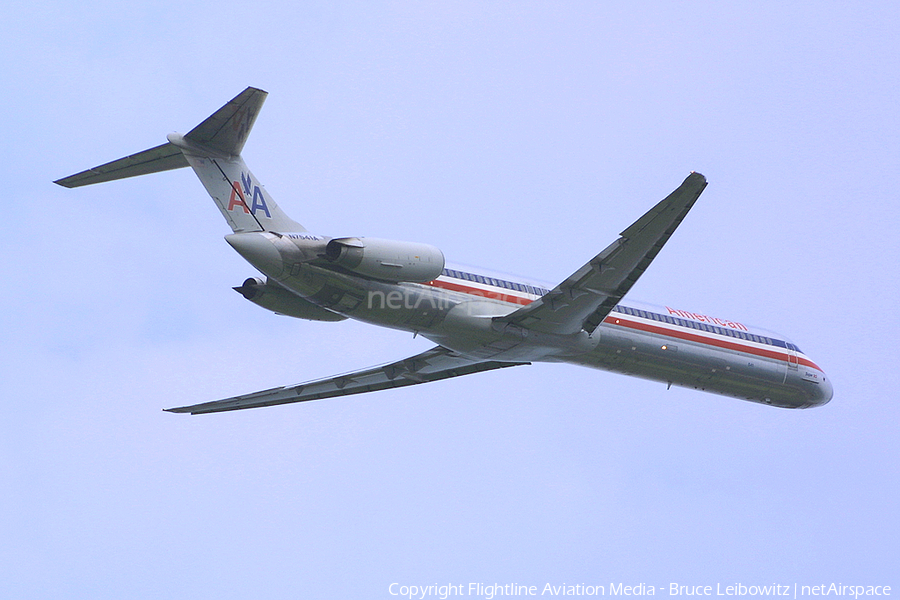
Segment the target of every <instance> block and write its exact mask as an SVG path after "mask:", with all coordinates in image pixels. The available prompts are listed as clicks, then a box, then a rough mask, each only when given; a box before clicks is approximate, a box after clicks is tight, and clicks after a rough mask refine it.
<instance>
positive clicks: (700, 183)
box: [496, 173, 706, 334]
mask: <svg viewBox="0 0 900 600" xmlns="http://www.w3.org/2000/svg"><path fill="white" fill-rule="evenodd" d="M705 187H706V178H705V177H703V175H701V174H699V173H691V174H690V175H688V177H687V179H685V180H684V182H683V183H682V184H681V185H680V186H679V187H678V189H676V190H675V191H674V192H672V193H671V194H669V195H668V196H667V197H666V198H665V199H663V200H662V201H661V202H659V203H658V204H657V205H656V206H654V207H653V208H651V209H650V210H649V211H647V213H646V214H644V215H643V216H642V217H641V218H640V219H638V220H637V221H635V222H634V223H632V224H631V225H630V226H629V227H628V228H627V229H625V231H623V232H622V233H621V237H620V238H619V239H617V240H616V241H614V242H613V243H612V244H610V245H609V246H607V247H606V249H604V250H603V251H602V252H601V253H600V254H598V255H597V256H595V257H594V258H592V259H591V260H590V261H589V262H588V263H587V264H585V265H584V266H583V267H581V268H580V269H578V270H577V271H575V273H573V274H572V275H571V276H569V277H568V278H567V279H566V280H565V281H563V282H562V283H560V284H559V285H558V286H556V287H555V288H553V289H552V290H550V292H549V293H547V294H545V295H544V296H543V297H541V298H540V299H538V300H536V301H534V302H532V303H531V304H529V305H528V306H525V307H522V308H520V309H519V310H517V311H515V312H513V313H511V314H509V315H507V316H505V317H497V319H496V320H497V321H501V322H506V323H512V324H515V325H519V326H521V327H525V328H528V329H533V330H535V331H541V332H544V333H557V334H573V333H577V332H579V331H581V330H582V329H584V330H585V331H587V332H588V333H593V332H594V329H596V328H597V326H598V325H599V324H600V323H601V322H602V321H603V319H604V318H605V317H606V315H608V314H609V312H610V311H611V310H612V309H613V307H614V306H615V305H616V304H618V302H619V301H620V300H621V299H622V297H623V296H624V295H625V294H626V293H628V290H630V289H631V287H632V286H633V285H634V283H635V282H636V281H637V280H638V278H639V277H640V276H641V275H642V274H643V273H644V271H645V270H646V269H647V267H648V266H649V265H650V263H651V262H652V261H653V259H654V258H656V255H657V254H659V251H660V250H661V249H662V247H663V246H664V245H665V243H666V242H667V241H668V240H669V238H670V237H671V236H672V233H674V231H675V229H676V228H677V227H678V225H679V224H680V223H681V221H682V220H683V219H684V217H685V215H687V213H688V211H689V210H690V209H691V207H692V206H693V205H694V202H696V201H697V198H698V197H699V196H700V194H701V192H703V189H704V188H705Z"/></svg>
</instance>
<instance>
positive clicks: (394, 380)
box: [166, 346, 529, 415]
mask: <svg viewBox="0 0 900 600" xmlns="http://www.w3.org/2000/svg"><path fill="white" fill-rule="evenodd" d="M524 364H529V363H516V362H500V361H485V362H479V361H477V360H473V359H470V358H466V357H464V356H461V355H459V354H456V353H455V352H453V351H452V350H449V349H447V348H444V347H442V346H436V347H434V348H432V349H431V350H427V351H425V352H423V353H422V354H418V355H416V356H412V357H410V358H406V359H404V360H401V361H397V362H394V363H390V364H387V365H381V366H378V367H372V368H370V369H364V370H362V371H355V372H352V373H346V374H344V375H338V376H335V377H329V378H326V379H318V380H315V381H309V382H306V383H301V384H297V385H291V386H284V387H278V388H273V389H270V390H264V391H262V392H255V393H253V394H247V395H244V396H235V397H234V398H226V399H224V400H216V401H214V402H204V403H203V404H194V405H192V406H181V407H178V408H167V409H166V410H167V411H168V412H175V413H191V414H194V415H198V414H203V413H213V412H224V411H229V410H241V409H245V408H259V407H263V406H276V405H278V404H290V403H292V402H306V401H309V400H321V399H323V398H334V397H335V396H349V395H352V394H362V393H364V392H374V391H377V390H386V389H390V388H396V387H404V386H408V385H416V384H419V383H428V382H430V381H439V380H441V379H448V378H450V377H460V376H462V375H469V374H472V373H480V372H482V371H490V370H493V369H502V368H504V367H514V366H517V365H524Z"/></svg>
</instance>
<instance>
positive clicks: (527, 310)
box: [55, 87, 832, 414]
mask: <svg viewBox="0 0 900 600" xmlns="http://www.w3.org/2000/svg"><path fill="white" fill-rule="evenodd" d="M266 96H267V93H266V92H264V91H262V90H259V89H256V88H252V87H251V88H247V89H246V90H244V91H243V92H241V93H240V94H238V96H236V97H235V98H234V99H233V100H231V101H230V102H228V103H227V104H226V105H225V106H223V107H222V108H221V109H219V110H218V111H216V112H215V113H214V114H213V115H212V116H210V117H209V118H208V119H206V120H205V121H203V122H202V123H200V124H199V125H198V126H196V127H195V128H193V129H192V130H190V131H189V132H188V133H186V134H184V135H181V134H177V133H173V134H170V135H169V136H168V137H167V140H168V141H167V142H166V143H165V144H162V145H160V146H156V147H154V148H151V149H149V150H145V151H143V152H139V153H138V154H134V155H132V156H127V157H125V158H122V159H119V160H115V161H112V162H110V163H106V164H103V165H101V166H98V167H95V168H93V169H88V170H87V171H83V172H81V173H78V174H76V175H72V176H70V177H66V178H63V179H60V180H58V181H56V182H55V183H58V184H60V185H62V186H65V187H68V188H74V187H79V186H83V185H90V184H94V183H100V182H105V181H112V180H116V179H122V178H126V177H134V176H137V175H146V174H149V173H156V172H159V171H166V170H170V169H178V168H182V167H188V166H189V167H191V168H192V169H193V170H194V172H195V173H196V174H197V176H198V177H199V178H200V180H201V182H202V183H203V185H204V187H205V188H206V190H207V192H209V195H210V196H211V197H212V199H213V201H214V202H215V203H216V206H218V208H219V211H220V212H221V213H222V216H223V217H225V220H226V221H227V223H228V224H229V225H230V227H231V230H232V233H231V234H229V235H227V236H225V240H226V241H227V242H228V243H229V244H230V245H231V246H232V248H234V249H235V250H236V251H237V252H238V253H239V254H240V255H241V256H242V257H244V258H245V259H246V260H247V261H248V262H249V263H250V264H251V265H253V266H254V267H255V268H256V269H257V270H258V271H259V272H260V273H261V274H262V275H263V276H264V278H263V277H250V278H248V279H247V280H246V281H244V282H243V284H242V285H240V286H238V287H236V288H234V289H235V290H237V291H238V292H239V293H240V294H242V295H243V296H244V297H245V298H246V299H248V300H250V301H251V302H253V303H255V304H257V305H259V306H261V307H263V308H266V309H268V310H271V311H273V312H276V313H279V314H283V315H289V316H293V317H297V318H300V319H312V320H318V321H340V320H343V319H348V318H350V319H357V320H360V321H364V322H367V323H372V324H375V325H381V326H383V327H390V328H394V329H399V330H403V331H407V332H412V333H414V334H415V335H421V336H422V337H425V338H427V339H429V340H431V341H432V342H434V343H435V344H436V346H434V347H433V348H431V349H429V350H426V351H425V352H422V353H421V354H417V355H415V356H412V357H409V358H406V359H404V360H400V361H396V362H393V363H389V364H384V365H380V366H377V367H373V368H368V369H362V370H359V371H354V372H350V373H345V374H342V375H338V376H334V377H328V378H324V379H318V380H314V381H309V382H306V383H301V384H297V385H289V386H283V387H277V388H273V389H269V390H264V391H260V392H255V393H251V394H245V395H240V396H234V397H232V398H226V399H224V400H217V401H213V402H204V403H202V404H194V405H191V406H182V407H178V408H170V409H166V410H168V411H170V412H176V413H192V414H200V413H213V412H222V411H231V410H239V409H245V408H257V407H264V406H273V405H278V404H288V403H292V402H304V401H307V400H319V399H323V398H332V397H336V396H346V395H350V394H359V393H363V392H372V391H376V390H384V389H388V388H396V387H402V386H409V385H416V384H419V383H427V382H432V381H437V380H440V379H447V378H450V377H459V376H461V375H468V374H471V373H479V372H482V371H489V370H492V369H502V368H506V367H515V366H520V365H528V364H531V363H533V362H539V361H542V362H561V363H574V364H578V365H584V366H586V367H593V368H597V369H604V370H607V371H614V372H617V373H623V374H626V375H633V376H637V377H642V378H646V379H650V380H654V381H658V382H661V383H663V384H665V385H667V386H669V387H671V386H672V385H676V386H683V387H687V388H694V389H698V390H705V391H707V392H712V393H715V394H721V395H724V396H731V397H734V398H739V399H742V400H749V401H752V402H758V403H761V404H767V405H772V406H778V407H783V408H807V407H812V406H819V405H822V404H825V403H827V402H828V401H829V400H830V399H831V397H832V386H831V382H830V380H829V379H828V378H827V377H826V376H825V373H824V372H823V371H822V369H821V368H819V367H818V366H817V365H816V364H815V363H814V362H813V361H812V360H811V359H810V358H809V357H808V356H807V355H806V354H805V353H804V352H802V351H801V350H800V348H798V347H797V346H796V345H795V344H794V343H793V342H791V341H789V340H788V339H787V338H786V337H785V336H783V335H781V334H778V333H775V332H771V331H767V330H764V329H759V328H757V327H752V326H750V325H745V324H743V323H741V322H738V321H734V320H730V319H724V318H720V317H717V316H711V315H707V314H701V313H697V312H692V311H689V310H685V309H683V308H681V307H671V306H654V305H651V304H644V303H641V302H637V301H632V300H631V299H630V298H628V299H626V298H625V296H626V294H627V293H628V291H629V290H630V289H631V287H632V285H634V283H635V282H636V281H637V279H638V278H639V277H640V276H641V275H642V274H643V273H644V271H645V270H646V269H647V267H648V266H649V265H650V263H651V262H652V261H653V259H654V258H655V257H656V255H657V253H658V252H659V251H660V250H661V249H662V247H663V245H664V244H665V243H666V242H667V241H668V239H669V238H670V237H671V235H672V233H673V232H674V231H675V229H676V228H677V227H678V225H679V224H680V223H681V221H682V220H683V219H684V218H685V216H686V215H687V213H688V211H689V210H690V209H691V207H692V206H693V205H694V202H695V201H696V200H697V198H698V197H699V196H700V194H701V192H703V189H704V188H705V187H706V179H705V178H704V177H703V175H700V174H699V173H693V172H692V173H691V174H690V175H688V177H687V178H686V179H685V180H684V182H683V183H682V184H681V185H680V186H679V187H678V188H677V189H676V190H675V191H674V192H672V193H671V194H669V195H668V196H667V197H666V198H665V199H663V200H662V201H661V202H659V203H658V204H656V205H655V206H654V207H653V208H651V209H650V210H649V211H648V212H647V213H646V214H644V215H643V216H642V217H641V218H639V219H638V220H637V221H635V222H634V223H632V224H631V225H630V226H629V227H627V228H626V229H625V230H624V231H623V232H622V233H621V235H620V237H619V238H618V239H616V240H615V241H614V242H613V243H612V244H610V245H609V246H608V247H607V248H606V249H604V250H603V251H602V252H600V253H599V254H597V255H596V256H595V257H594V258H592V259H591V260H589V261H588V262H587V263H586V264H585V265H584V266H582V267H581V268H579V269H578V270H577V271H575V272H574V273H573V274H572V275H571V276H570V277H568V278H567V279H565V280H564V281H562V282H561V283H559V284H558V285H556V286H552V285H547V284H541V283H538V282H535V281H530V280H525V279H522V278H520V277H512V276H504V275H498V274H495V273H488V272H485V271H481V270H479V269H474V268H469V267H462V266H457V265H452V264H448V263H447V262H446V261H445V260H444V255H443V253H442V252H441V251H440V250H439V249H437V248H435V247H434V246H431V245H428V244H423V243H413V242H404V241H396V240H387V239H381V238H372V237H355V236H350V237H334V238H333V237H327V236H322V235H318V234H314V233H311V232H309V231H307V230H306V229H305V228H304V227H303V226H302V225H300V224H299V223H297V222H296V221H294V220H292V219H291V218H290V217H288V216H287V215H286V214H285V213H284V212H283V211H282V210H281V208H280V207H279V206H278V205H277V204H276V203H275V201H274V200H273V199H272V197H271V196H270V195H269V193H268V191H267V190H266V188H265V187H263V186H262V185H261V184H260V183H259V181H258V180H257V179H256V177H254V175H253V174H252V173H251V172H250V170H249V169H248V168H247V165H246V164H245V163H244V160H243V158H242V157H241V151H242V150H243V148H244V144H245V142H246V141H247V137H248V135H249V133H250V130H251V128H252V127H253V124H254V123H255V121H256V117H257V115H258V114H259V111H260V108H261V107H262V104H263V102H264V101H265V99H266Z"/></svg>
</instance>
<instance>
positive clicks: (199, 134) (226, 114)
mask: <svg viewBox="0 0 900 600" xmlns="http://www.w3.org/2000/svg"><path fill="white" fill-rule="evenodd" d="M268 95H269V94H268V93H267V92H264V91H262V90H260V89H257V88H253V87H248V88H247V89H246V90H244V91H243V92H241V93H240V94H238V95H237V96H235V97H234V99H232V100H231V101H229V102H228V104H226V105H225V106H223V107H222V108H220V109H219V110H217V111H216V112H215V113H213V114H212V115H211V116H210V117H208V118H207V119H206V120H205V121H203V122H202V123H200V124H199V125H197V126H196V127H194V128H193V129H191V130H190V131H189V132H187V134H185V136H184V139H186V140H188V141H190V142H193V143H195V144H199V145H200V146H202V147H204V148H210V149H212V150H215V151H217V152H221V153H222V154H224V155H226V156H237V155H239V154H240V153H241V150H243V149H244V143H246V141H247V136H248V135H250V130H251V129H252V128H253V124H254V123H255V122H256V117H257V116H258V115H259V110H260V109H261V108H262V105H263V102H265V101H266V96H268Z"/></svg>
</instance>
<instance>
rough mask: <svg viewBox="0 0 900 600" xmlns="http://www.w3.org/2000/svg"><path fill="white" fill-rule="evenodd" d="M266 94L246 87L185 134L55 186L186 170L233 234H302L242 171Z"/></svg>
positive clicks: (67, 178) (177, 135)
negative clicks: (245, 150) (249, 138)
mask: <svg viewBox="0 0 900 600" xmlns="http://www.w3.org/2000/svg"><path fill="white" fill-rule="evenodd" d="M267 95H268V94H267V93H266V92H264V91H262V90H259V89H256V88H252V87H248V88H247V89H246V90H244V91H243V92H241V93H240V94H238V95H237V96H236V97H235V98H234V99H233V100H231V101H230V102H229V103H228V104H226V105H225V106H223V107H222V108H220V109H219V110H217V111H216V112H215V113H213V115H212V116H210V117H209V118H208V119H206V120H205V121H203V122H202V123H200V124H199V125H197V126H196V127H194V128H193V129H191V130H190V131H189V132H188V133H186V134H184V135H181V134H179V133H172V134H169V136H168V137H167V139H168V140H169V141H168V142H167V143H165V144H163V145H161V146H156V147H155V148H150V149H149V150H144V151H143V152H139V153H137V154H133V155H131V156H126V157H125V158H120V159H119V160H114V161H112V162H110V163H106V164H105V165H100V166H99V167H94V168H93V169H88V170H87V171H82V172H81V173H78V174H76V175H72V176H70V177H65V178H63V179H60V180H58V181H56V182H55V183H58V184H59V185H61V186H64V187H67V188H74V187H80V186H83V185H90V184H93V183H102V182H104V181H113V180H116V179H124V178H126V177H136V176H138V175H147V174H149V173H157V172H159V171H169V170H171V169H180V168H182V167H191V168H192V169H194V172H195V173H196V174H197V177H199V178H200V181H202V182H203V186H204V187H205V188H206V191H207V192H209V195H210V196H211V197H212V199H213V200H214V201H215V203H216V206H218V207H219V210H220V211H221V212H222V216H224V217H225V220H226V221H228V224H229V225H230V226H231V229H232V231H234V232H235V233H239V232H246V231H278V232H301V231H306V229H304V228H303V226H302V225H300V224H299V223H297V222H296V221H294V220H292V219H291V218H290V217H288V216H287V215H286V214H284V212H282V210H281V208H279V207H278V205H277V204H276V203H275V201H274V200H273V199H272V197H271V196H270V195H269V193H268V192H267V191H266V189H265V188H264V187H263V186H262V185H261V184H260V183H259V181H258V180H257V179H256V178H255V177H254V176H253V173H251V172H250V169H248V168H247V165H246V164H245V163H244V159H243V158H241V150H242V149H243V148H244V143H245V142H246V141H247V136H249V135H250V129H251V128H252V127H253V123H254V122H255V121H256V117H257V115H258V114H259V109H260V108H262V105H263V102H265V100H266V96H267Z"/></svg>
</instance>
